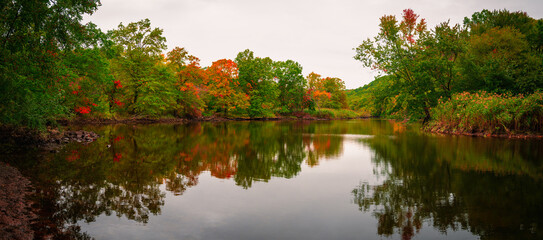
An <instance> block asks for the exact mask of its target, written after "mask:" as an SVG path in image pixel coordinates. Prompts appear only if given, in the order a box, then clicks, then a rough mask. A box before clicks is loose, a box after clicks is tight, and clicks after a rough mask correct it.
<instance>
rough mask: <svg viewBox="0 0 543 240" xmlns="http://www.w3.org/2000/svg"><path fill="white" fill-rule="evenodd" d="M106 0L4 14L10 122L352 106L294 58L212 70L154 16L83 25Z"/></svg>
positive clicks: (3, 72)
mask: <svg viewBox="0 0 543 240" xmlns="http://www.w3.org/2000/svg"><path fill="white" fill-rule="evenodd" d="M99 5H100V3H99V1H97V0H91V1H89V0H74V1H49V0H30V1H8V2H6V4H5V7H3V8H2V9H0V33H1V34H0V44H2V48H1V49H0V51H1V54H0V61H1V63H2V64H1V65H0V104H1V106H0V122H1V123H2V124H9V125H18V126H29V127H32V128H42V127H44V126H46V125H49V124H53V123H55V120H58V119H71V118H74V117H85V118H100V119H109V118H124V117H152V118H160V117H178V118H198V117H202V116H212V115H219V116H227V117H232V116H233V117H252V118H261V117H274V116H276V115H278V114H293V113H297V112H303V111H304V110H305V111H314V110H315V108H321V107H322V108H335V109H342V108H344V109H346V108H348V105H347V100H346V97H345V93H344V91H343V90H344V89H345V84H344V82H343V81H342V80H341V79H339V78H331V77H321V76H320V75H318V74H315V73H311V74H309V76H307V77H304V76H303V75H302V66H301V65H300V64H299V63H297V62H296V61H293V60H286V61H274V60H272V59H270V58H268V57H265V58H262V57H256V56H254V53H253V52H252V51H250V50H245V51H242V52H240V53H238V55H237V57H236V58H235V59H234V60H231V59H220V60H217V61H215V62H213V63H212V65H211V66H207V67H202V66H200V61H199V59H198V58H197V57H195V56H193V55H191V54H189V53H188V51H187V50H186V49H185V48H182V47H174V48H173V49H172V50H170V51H169V52H165V51H166V50H167V46H166V38H165V37H164V36H163V30H162V29H160V28H154V27H152V26H151V22H150V20H149V19H144V20H141V21H138V22H133V23H129V24H126V25H124V24H122V23H121V24H120V25H119V26H118V27H117V28H116V29H113V30H110V31H108V32H103V31H101V30H100V29H99V28H98V27H97V26H96V25H95V24H93V23H87V24H82V23H81V21H82V16H83V14H91V13H93V12H94V11H96V10H97V8H98V7H99Z"/></svg>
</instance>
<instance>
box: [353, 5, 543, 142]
mask: <svg viewBox="0 0 543 240" xmlns="http://www.w3.org/2000/svg"><path fill="white" fill-rule="evenodd" d="M379 27H380V32H379V34H378V35H377V36H375V37H374V38H373V39H367V40H366V41H364V42H363V43H362V44H361V45H360V46H359V47H357V48H356V55H355V57H354V58H355V59H357V60H359V61H361V62H362V63H363V65H364V66H365V67H368V68H372V69H374V70H376V71H379V72H380V73H381V76H379V77H377V78H376V79H375V80H374V81H373V82H371V83H370V84H368V85H366V86H364V87H362V88H358V89H355V90H349V91H348V92H347V96H348V99H349V101H348V102H349V104H350V105H351V107H352V108H353V109H357V110H360V111H362V112H365V113H366V114H370V115H372V116H380V117H387V118H397V119H409V120H412V121H418V120H422V122H423V123H425V128H426V129H427V130H429V131H437V132H447V133H451V132H452V133H485V134H495V133H498V134H515V133H539V134H541V132H542V131H543V93H542V92H541V90H542V89H543V19H534V18H531V17H529V16H528V15H527V14H526V13H525V12H510V11H508V10H494V11H489V10H482V11H480V12H476V13H474V14H473V15H472V16H471V17H466V18H464V22H463V24H462V25H460V24H454V25H453V24H451V23H450V22H449V21H447V22H443V23H441V24H438V25H437V26H435V27H434V28H433V29H428V26H427V24H426V20H425V19H424V18H420V16H419V15H417V14H416V13H415V12H414V11H413V10H411V9H406V10H404V11H403V14H402V16H401V18H400V19H397V18H396V17H395V16H392V15H387V16H383V17H382V18H381V19H380V24H379Z"/></svg>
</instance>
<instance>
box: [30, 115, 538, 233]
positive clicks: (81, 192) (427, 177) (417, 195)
mask: <svg viewBox="0 0 543 240" xmlns="http://www.w3.org/2000/svg"><path fill="white" fill-rule="evenodd" d="M413 128H415V129H416V128H417V127H416V126H411V127H409V126H408V127H405V126H403V125H399V124H397V123H395V122H390V121H377V120H371V121H364V122H360V121H325V122H227V123H224V122H223V123H194V124H187V125H160V124H158V125H136V126H128V125H116V126H102V127H89V128H88V129H90V130H94V131H96V132H97V133H99V134H100V135H101V136H102V137H100V138H99V139H98V140H97V141H96V142H93V143H91V144H89V145H81V144H77V143H76V144H70V145H68V146H66V147H65V149H64V150H63V151H62V152H60V153H57V154H49V155H45V156H42V157H37V158H35V160H34V162H33V164H34V165H33V166H30V165H32V164H30V163H29V162H28V161H21V163H24V164H25V165H26V166H24V168H26V169H27V170H26V172H27V175H30V176H32V177H33V179H32V180H33V183H34V185H35V186H36V187H37V188H38V189H40V190H41V191H40V194H39V197H40V199H36V200H35V202H36V203H37V204H38V205H39V206H38V207H40V208H41V209H42V211H43V212H42V214H41V215H42V219H40V221H39V222H42V223H44V224H43V226H41V228H42V229H41V231H43V233H41V235H40V234H38V237H39V236H51V235H52V236H54V238H61V237H62V236H61V235H62V233H58V232H51V231H52V230H51V229H54V228H51V226H55V225H56V226H57V227H59V228H65V229H67V228H69V229H71V231H72V232H74V234H76V235H78V236H80V235H82V236H83V237H84V234H81V233H79V232H78V230H77V226H76V224H77V223H78V222H80V221H86V222H92V221H95V220H96V218H97V217H98V216H100V215H103V214H105V215H116V216H118V217H123V218H127V219H130V220H134V221H137V222H140V223H143V224H145V223H147V222H148V221H150V217H151V216H152V215H158V214H160V213H161V209H162V207H163V206H164V204H165V199H166V194H167V192H170V193H172V194H173V195H176V196H180V195H183V194H184V193H185V192H186V191H187V190H188V189H189V188H191V187H193V186H196V185H197V184H198V181H199V176H200V175H201V174H210V175H211V176H213V177H215V178H221V179H231V180H232V181H233V183H235V184H236V185H238V186H240V187H242V188H250V187H251V186H252V185H253V183H254V182H255V181H260V182H266V181H270V180H271V179H272V178H273V177H281V178H293V177H295V176H297V175H298V174H299V173H300V171H301V169H302V164H304V162H305V164H307V165H308V166H310V167H313V166H317V165H319V162H320V161H322V160H323V159H334V158H338V157H340V156H342V154H343V151H344V149H343V148H344V139H346V136H349V135H352V136H360V135H364V136H374V137H371V138H365V137H363V138H356V139H360V140H358V141H359V142H360V144H362V145H365V146H368V147H369V148H370V149H371V151H372V152H373V153H374V154H373V159H372V162H373V166H374V167H375V174H377V175H381V177H382V179H384V180H383V182H382V183H380V184H378V185H370V184H368V183H362V184H360V185H359V186H357V187H356V188H355V189H354V190H353V191H352V196H353V199H354V202H355V203H356V204H357V205H358V207H359V209H360V210H361V211H365V212H372V213H373V215H374V216H375V218H376V219H377V221H378V226H377V233H378V234H379V235H382V236H391V235H393V234H400V235H401V236H402V238H403V239H411V238H413V237H414V236H415V235H416V234H417V233H419V232H420V231H422V229H423V228H424V227H425V225H428V224H430V225H432V226H433V228H435V229H437V230H439V231H441V232H442V233H447V232H452V231H457V230H467V231H470V232H472V233H473V234H477V235H479V236H481V238H483V239H518V238H521V239H543V235H542V231H541V230H540V229H538V227H539V228H540V227H541V226H543V220H542V219H543V218H541V215H542V214H543V206H542V204H541V202H543V196H542V195H543V183H542V182H543V174H542V173H543V163H542V162H541V159H543V148H542V147H541V146H542V144H541V141H534V140H530V141H524V140H506V139H485V138H465V137H436V136H428V135H421V134H418V133H417V132H416V131H414V130H413ZM164 190H165V191H166V192H165V191H164ZM70 225H72V226H76V227H69V226H70Z"/></svg>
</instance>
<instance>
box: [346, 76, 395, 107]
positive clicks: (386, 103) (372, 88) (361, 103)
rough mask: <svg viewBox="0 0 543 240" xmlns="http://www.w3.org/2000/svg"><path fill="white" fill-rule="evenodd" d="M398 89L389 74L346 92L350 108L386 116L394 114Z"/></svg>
mask: <svg viewBox="0 0 543 240" xmlns="http://www.w3.org/2000/svg"><path fill="white" fill-rule="evenodd" d="M398 92H399V89H396V88H394V81H393V79H392V78H391V77H390V76H382V77H377V78H375V80H373V81H372V82H370V83H369V84H366V85H364V86H363V87H360V88H357V89H354V90H351V91H348V92H347V99H349V106H350V107H351V109H353V110H355V111H359V112H364V113H365V114H366V115H371V116H381V117H387V116H391V115H393V114H394V110H395V109H398V108H397V107H395V105H396V99H397V96H398Z"/></svg>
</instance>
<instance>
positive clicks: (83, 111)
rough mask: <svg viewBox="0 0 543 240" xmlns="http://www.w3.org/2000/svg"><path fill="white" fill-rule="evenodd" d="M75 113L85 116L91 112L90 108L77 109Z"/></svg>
mask: <svg viewBox="0 0 543 240" xmlns="http://www.w3.org/2000/svg"><path fill="white" fill-rule="evenodd" d="M75 111H76V112H78V113H81V114H87V113H90V112H91V108H90V107H87V106H85V107H77V108H75Z"/></svg>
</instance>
